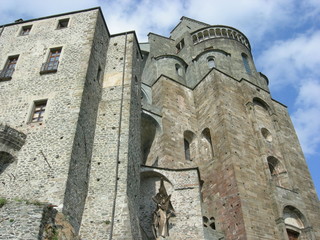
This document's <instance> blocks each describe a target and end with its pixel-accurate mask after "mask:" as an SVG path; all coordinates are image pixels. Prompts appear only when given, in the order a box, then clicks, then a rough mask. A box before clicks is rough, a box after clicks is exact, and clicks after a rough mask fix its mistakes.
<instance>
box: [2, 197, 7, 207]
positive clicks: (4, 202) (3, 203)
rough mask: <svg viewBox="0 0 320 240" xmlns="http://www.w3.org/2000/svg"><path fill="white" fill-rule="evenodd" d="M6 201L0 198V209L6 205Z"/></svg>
mask: <svg viewBox="0 0 320 240" xmlns="http://www.w3.org/2000/svg"><path fill="white" fill-rule="evenodd" d="M7 202H8V201H7V199H5V198H0V208H2V207H3V206H4V205H5V204H7Z"/></svg>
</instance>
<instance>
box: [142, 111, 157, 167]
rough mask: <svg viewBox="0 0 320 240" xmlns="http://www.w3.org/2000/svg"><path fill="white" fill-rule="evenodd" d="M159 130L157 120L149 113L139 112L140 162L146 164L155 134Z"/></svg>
mask: <svg viewBox="0 0 320 240" xmlns="http://www.w3.org/2000/svg"><path fill="white" fill-rule="evenodd" d="M159 132H161V127H160V123H159V121H157V120H156V118H155V117H154V116H152V114H151V113H149V112H147V111H142V113H141V151H142V162H141V163H142V164H146V162H147V159H148V155H149V153H150V150H151V147H152V145H153V142H154V140H155V137H156V135H157V134H158V133H159Z"/></svg>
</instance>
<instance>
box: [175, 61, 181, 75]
mask: <svg viewBox="0 0 320 240" xmlns="http://www.w3.org/2000/svg"><path fill="white" fill-rule="evenodd" d="M175 67H176V72H177V74H178V75H179V76H180V77H183V69H182V67H181V66H180V65H179V64H176V65H175Z"/></svg>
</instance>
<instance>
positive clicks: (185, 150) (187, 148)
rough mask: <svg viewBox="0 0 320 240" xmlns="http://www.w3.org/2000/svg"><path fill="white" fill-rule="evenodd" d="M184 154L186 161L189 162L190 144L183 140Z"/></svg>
mask: <svg viewBox="0 0 320 240" xmlns="http://www.w3.org/2000/svg"><path fill="white" fill-rule="evenodd" d="M184 154H185V158H186V160H188V161H190V160H191V159H190V143H189V142H188V141H187V140H186V139H184Z"/></svg>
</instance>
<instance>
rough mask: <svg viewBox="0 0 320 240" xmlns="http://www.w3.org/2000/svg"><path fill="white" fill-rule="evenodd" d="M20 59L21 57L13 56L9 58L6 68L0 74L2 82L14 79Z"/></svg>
mask: <svg viewBox="0 0 320 240" xmlns="http://www.w3.org/2000/svg"><path fill="white" fill-rule="evenodd" d="M18 58H19V55H16V56H11V57H9V58H8V60H7V62H6V65H5V67H4V68H3V70H2V71H1V72H0V80H10V79H11V78H12V74H13V72H14V70H15V68H16V64H17V62H18Z"/></svg>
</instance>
